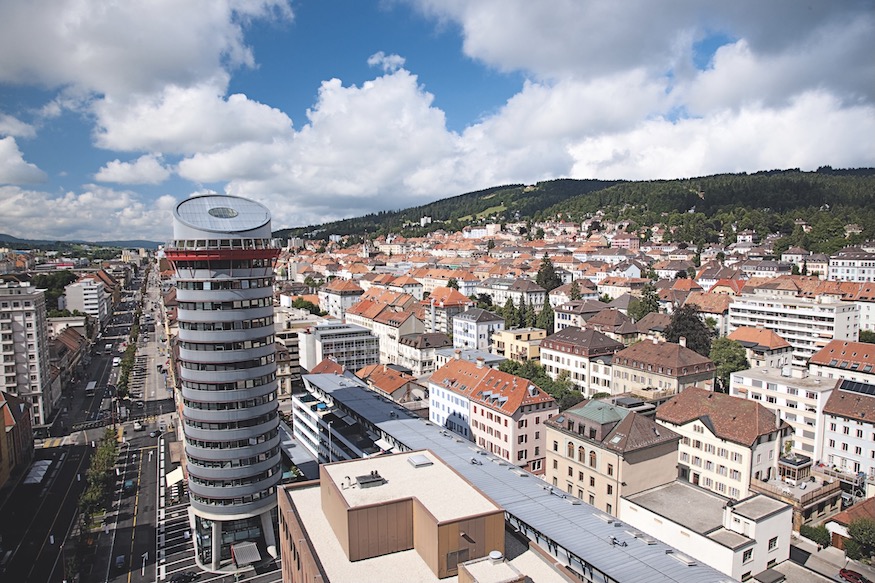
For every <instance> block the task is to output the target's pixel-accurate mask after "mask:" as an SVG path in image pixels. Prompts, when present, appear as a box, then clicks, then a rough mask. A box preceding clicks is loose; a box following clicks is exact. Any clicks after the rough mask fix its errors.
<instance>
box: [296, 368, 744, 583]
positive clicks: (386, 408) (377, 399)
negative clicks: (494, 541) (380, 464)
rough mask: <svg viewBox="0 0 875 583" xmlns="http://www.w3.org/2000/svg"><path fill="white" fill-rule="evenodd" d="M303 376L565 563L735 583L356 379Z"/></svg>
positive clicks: (624, 578)
mask: <svg viewBox="0 0 875 583" xmlns="http://www.w3.org/2000/svg"><path fill="white" fill-rule="evenodd" d="M304 379H305V381H307V382H308V383H311V384H313V385H315V386H316V387H318V388H319V389H320V390H321V391H323V392H325V393H327V394H330V395H331V397H332V398H333V399H334V401H335V405H336V406H338V407H341V408H347V409H348V410H349V411H350V412H351V413H353V414H355V415H357V416H359V417H361V418H362V419H364V420H369V421H370V422H371V423H373V424H374V425H376V426H377V427H378V428H379V429H380V430H382V431H383V432H385V433H386V434H388V435H390V436H392V437H393V438H394V439H395V441H397V442H399V443H402V444H404V445H406V446H407V447H409V448H410V449H412V450H418V449H429V450H431V451H433V452H434V453H435V454H437V455H438V456H439V457H440V458H441V459H443V460H444V461H445V462H446V463H447V464H449V465H450V466H452V467H453V468H454V469H455V470H456V471H457V472H459V473H460V474H461V475H463V476H464V477H465V478H466V479H467V480H469V481H470V482H471V483H472V484H474V485H475V486H476V487H477V488H479V489H480V490H481V491H482V492H484V493H485V494H486V495H487V496H489V497H490V498H492V499H493V500H494V501H495V502H496V503H498V504H499V505H500V506H501V507H502V508H504V510H505V511H506V512H507V513H508V514H509V515H511V519H510V523H511V524H512V525H514V526H517V527H519V528H520V530H521V531H522V532H523V533H524V534H526V536H528V537H529V538H530V539H531V540H533V541H535V542H536V543H537V544H539V545H540V546H541V547H542V548H544V549H545V550H547V551H548V552H550V553H551V554H553V555H554V556H556V557H558V558H559V560H562V561H565V562H566V563H569V560H568V559H569V555H568V553H569V552H570V553H571V555H572V556H573V557H579V558H580V559H582V560H583V561H584V562H585V563H588V564H589V565H591V566H592V567H593V568H594V569H597V570H598V571H601V572H602V573H604V574H605V575H607V576H608V577H610V579H611V580H613V581H618V582H622V583H656V582H661V581H665V582H678V583H680V582H689V583H725V582H732V581H735V579H732V578H731V577H729V576H728V575H724V574H723V573H720V572H719V571H717V570H716V569H713V568H711V567H708V566H706V565H703V564H701V563H699V562H696V564H694V565H692V566H689V565H687V564H685V563H684V562H682V561H681V560H679V559H677V558H674V557H673V555H679V554H680V553H679V551H677V550H676V549H673V548H672V547H670V546H669V545H666V544H664V543H662V542H657V544H647V543H646V542H645V541H643V540H640V539H637V538H635V537H634V536H632V535H631V534H629V532H631V531H633V530H634V529H632V528H631V527H629V526H627V525H625V524H624V523H621V521H617V520H616V519H614V518H612V517H608V516H607V515H605V514H604V513H601V512H599V511H598V510H597V509H595V508H594V507H592V506H590V505H588V504H586V503H583V502H581V501H580V500H578V499H576V498H574V497H572V496H570V495H568V494H565V493H564V492H562V491H560V490H559V489H557V488H553V487H552V486H550V485H549V484H548V483H547V482H545V481H543V480H541V479H540V478H537V477H535V476H533V475H531V474H528V473H527V472H525V471H523V470H521V469H520V468H518V467H517V466H515V465H513V464H511V463H509V462H507V461H505V460H501V459H499V458H497V457H495V456H493V455H490V454H487V453H486V452H484V450H482V449H480V448H479V447H477V446H476V445H475V444H474V443H472V442H470V441H468V440H466V439H463V438H461V437H460V436H458V435H456V434H454V433H452V432H449V431H446V430H443V429H442V428H440V427H438V426H435V425H434V424H432V423H431V422H429V421H427V420H425V419H422V418H419V417H416V416H414V415H412V414H410V413H408V412H407V411H406V410H405V409H404V408H403V407H400V406H398V405H397V404H396V403H393V402H392V401H389V400H388V399H385V398H384V397H381V396H379V395H377V394H376V393H374V392H372V391H369V390H368V389H367V388H366V387H364V386H363V385H362V384H360V383H359V382H357V380H355V379H351V378H348V377H343V376H338V375H330V374H325V375H304ZM472 460H476V461H478V462H480V463H474V462H472ZM599 516H601V517H602V518H599ZM515 519H516V520H515ZM608 520H609V521H610V522H608ZM536 531H537V532H536ZM624 545H625V546H624ZM570 565H571V567H572V568H573V569H574V570H575V571H577V572H580V573H586V569H585V567H584V566H583V565H581V563H579V562H578V561H577V560H576V559H573V558H572V560H571V561H570Z"/></svg>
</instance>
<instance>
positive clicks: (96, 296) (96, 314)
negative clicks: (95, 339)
mask: <svg viewBox="0 0 875 583" xmlns="http://www.w3.org/2000/svg"><path fill="white" fill-rule="evenodd" d="M64 297H65V300H64V302H65V305H66V307H67V309H68V310H70V311H71V312H73V311H79V312H82V313H83V314H88V315H89V316H91V317H92V318H94V321H95V322H97V325H98V326H99V327H100V328H101V329H102V328H103V326H104V325H105V324H106V322H107V321H108V320H109V317H110V315H111V314H112V296H110V294H109V293H108V292H107V290H106V286H105V285H104V284H103V282H101V281H99V280H97V279H95V278H91V277H83V278H81V279H79V281H76V282H74V283H71V284H70V285H68V286H67V287H65V288H64Z"/></svg>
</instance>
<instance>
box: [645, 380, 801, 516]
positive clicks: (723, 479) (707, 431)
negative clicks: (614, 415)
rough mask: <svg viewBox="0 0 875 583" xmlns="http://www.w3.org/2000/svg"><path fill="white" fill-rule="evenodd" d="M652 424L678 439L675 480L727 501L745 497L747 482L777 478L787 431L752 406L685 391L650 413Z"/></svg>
mask: <svg viewBox="0 0 875 583" xmlns="http://www.w3.org/2000/svg"><path fill="white" fill-rule="evenodd" d="M656 421H657V423H659V424H660V425H663V426H665V427H668V428H669V429H671V430H672V431H674V432H675V433H679V434H680V435H681V443H680V446H679V447H678V477H679V478H680V479H681V480H685V481H688V482H691V483H692V484H695V485H697V486H701V487H702V488H705V489H706V490H711V491H712V492H717V493H718V494H720V495H722V496H727V497H729V498H732V499H733V500H741V499H743V498H747V497H748V496H749V495H750V494H751V491H750V481H751V479H752V478H756V479H758V480H763V481H768V480H769V479H771V478H773V477H775V476H776V475H777V467H778V458H779V457H780V455H781V448H782V446H783V439H784V437H786V436H787V435H789V434H790V431H791V429H790V427H789V426H788V425H787V424H786V423H782V422H781V421H780V419H776V417H775V414H774V413H773V412H772V411H770V410H769V409H767V408H766V407H765V406H763V405H761V404H760V403H758V402H756V401H751V400H746V399H739V398H738V397H732V396H730V395H726V394H724V393H714V392H711V391H706V390H704V389H699V388H696V387H690V388H687V389H685V390H684V391H683V392H682V393H679V394H677V395H675V396H674V397H672V398H671V399H670V400H669V401H667V402H666V403H665V404H663V405H662V406H661V407H659V408H658V409H657V410H656Z"/></svg>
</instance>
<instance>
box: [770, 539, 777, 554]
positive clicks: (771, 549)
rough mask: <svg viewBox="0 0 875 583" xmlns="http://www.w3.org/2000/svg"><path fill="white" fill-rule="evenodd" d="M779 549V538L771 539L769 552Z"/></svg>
mask: <svg viewBox="0 0 875 583" xmlns="http://www.w3.org/2000/svg"><path fill="white" fill-rule="evenodd" d="M776 548H778V537H773V538H770V539H769V550H770V551H774V550H775V549H776Z"/></svg>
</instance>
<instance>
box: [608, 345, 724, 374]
mask: <svg viewBox="0 0 875 583" xmlns="http://www.w3.org/2000/svg"><path fill="white" fill-rule="evenodd" d="M611 362H612V364H614V365H617V364H619V365H621V366H632V367H636V366H641V365H645V366H646V365H657V366H660V367H663V368H668V369H672V370H673V371H674V372H673V373H669V374H670V375H673V376H682V375H683V374H690V372H692V371H689V372H687V373H682V372H681V371H682V370H683V369H684V368H687V369H691V368H695V367H699V369H700V371H699V372H707V371H709V370H711V371H713V370H714V369H715V368H716V367H715V366H714V363H713V362H711V359H710V358H707V357H705V356H702V355H701V354H699V353H698V352H695V351H693V350H690V349H689V348H686V347H685V346H681V345H680V344H675V343H673V342H649V341H647V340H644V341H642V342H637V343H635V344H633V345H632V346H630V347H629V348H626V349H624V350H621V351H620V352H618V353H616V354H615V355H614V358H613V360H612V361H611Z"/></svg>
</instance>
